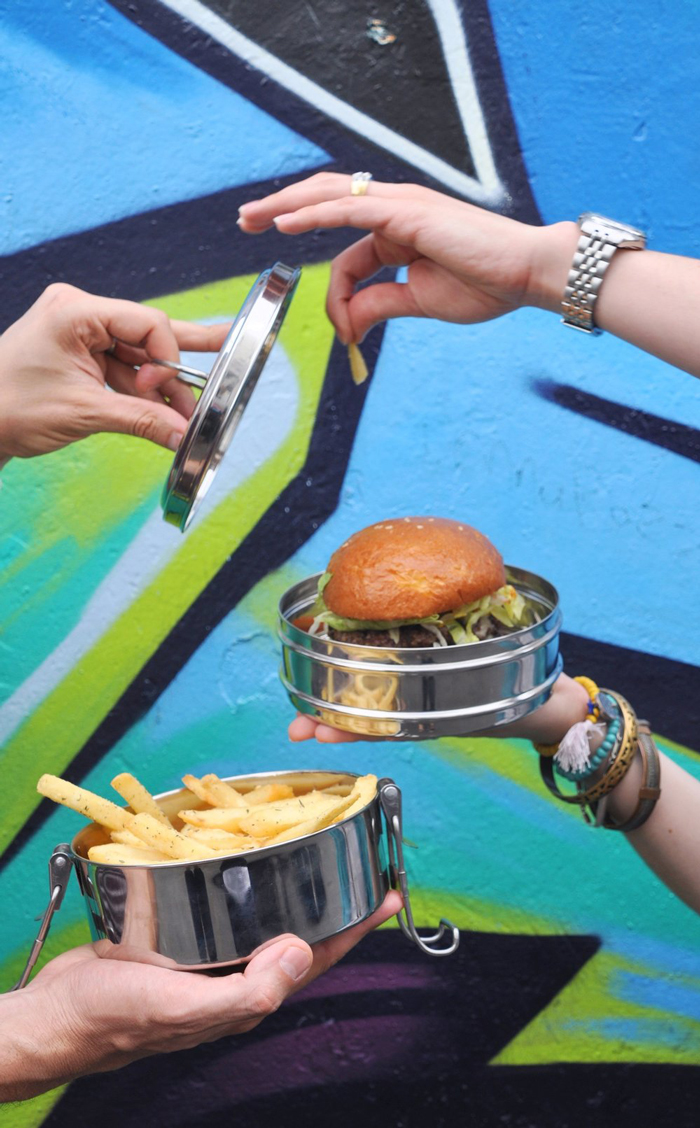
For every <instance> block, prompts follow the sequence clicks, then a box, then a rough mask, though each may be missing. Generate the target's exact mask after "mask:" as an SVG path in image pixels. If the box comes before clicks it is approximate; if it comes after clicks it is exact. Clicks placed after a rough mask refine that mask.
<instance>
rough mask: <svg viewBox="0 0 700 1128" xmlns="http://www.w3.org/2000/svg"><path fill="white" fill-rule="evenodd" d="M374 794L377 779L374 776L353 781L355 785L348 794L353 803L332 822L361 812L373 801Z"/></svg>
mask: <svg viewBox="0 0 700 1128" xmlns="http://www.w3.org/2000/svg"><path fill="white" fill-rule="evenodd" d="M376 794H377V777H376V776H375V775H366V776H360V777H359V779H357V780H355V785H354V787H353V789H352V791H351V792H350V798H351V799H354V802H353V803H351V805H350V806H349V807H348V808H347V810H345V811H343V813H342V814H341V815H339V816H338V818H337V819H334V820H333V822H338V821H340V820H342V819H350V818H352V816H353V815H356V814H357V812H358V811H361V810H362V808H363V807H366V806H367V804H368V803H369V802H370V801H371V800H372V799H374V796H375V795H376Z"/></svg>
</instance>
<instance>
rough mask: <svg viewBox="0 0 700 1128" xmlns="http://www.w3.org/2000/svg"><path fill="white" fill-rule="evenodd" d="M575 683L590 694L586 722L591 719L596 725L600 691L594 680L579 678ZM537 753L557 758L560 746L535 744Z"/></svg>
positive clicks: (598, 715)
mask: <svg viewBox="0 0 700 1128" xmlns="http://www.w3.org/2000/svg"><path fill="white" fill-rule="evenodd" d="M574 681H575V682H578V684H579V685H582V686H583V688H584V689H585V691H586V693H587V694H588V697H589V707H588V713H587V715H586V720H588V719H590V720H591V721H593V724H595V723H596V721H597V720H598V718H599V717H600V709H599V708H598V705H597V703H596V702H597V697H598V694H599V693H600V689H599V688H598V686H597V685H596V683H595V682H594V681H593V678H586V677H578V678H574ZM535 751H536V752H539V754H540V756H556V754H557V752H558V751H559V744H535Z"/></svg>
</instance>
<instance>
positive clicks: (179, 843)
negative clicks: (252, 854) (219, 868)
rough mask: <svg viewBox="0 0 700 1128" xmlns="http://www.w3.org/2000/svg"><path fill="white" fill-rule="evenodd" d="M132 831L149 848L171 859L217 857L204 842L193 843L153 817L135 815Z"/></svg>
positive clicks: (194, 859)
mask: <svg viewBox="0 0 700 1128" xmlns="http://www.w3.org/2000/svg"><path fill="white" fill-rule="evenodd" d="M131 829H132V830H133V832H134V834H136V835H138V837H139V838H140V839H141V840H142V842H145V843H146V845H147V846H151V847H152V849H154V850H159V851H160V852H161V853H163V854H167V855H168V857H169V858H178V859H180V860H183V859H191V860H193V861H196V860H197V859H201V858H214V857H216V851H215V850H212V849H210V847H209V846H207V845H206V844H205V843H204V842H193V841H192V839H191V838H185V836H184V835H183V834H179V833H178V831H176V830H173V829H172V828H169V827H167V826H163V824H162V823H161V822H158V819H154V818H153V815H135V816H134V821H133V823H132V824H131Z"/></svg>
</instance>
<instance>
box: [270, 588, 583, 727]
mask: <svg viewBox="0 0 700 1128" xmlns="http://www.w3.org/2000/svg"><path fill="white" fill-rule="evenodd" d="M506 576H507V579H508V582H509V583H511V584H513V586H514V587H515V588H516V589H517V590H518V591H519V592H520V593H521V594H522V595H523V596H525V597H526V598H527V599H528V600H530V602H531V603H532V604H533V605H534V607H535V609H536V610H537V613H538V615H539V621H538V622H536V623H534V624H532V626H529V627H525V628H524V629H523V630H520V631H514V632H513V634H509V635H505V636H504V637H503V638H496V639H488V640H485V641H484V642H473V643H468V644H466V645H463V646H447V647H431V648H428V647H425V648H423V647H421V648H417V649H415V650H408V649H396V650H394V649H392V650H384V649H381V648H379V647H375V646H348V645H346V644H345V643H339V642H333V641H331V640H329V639H323V638H318V637H316V636H313V635H310V634H308V633H307V632H306V631H304V630H301V629H299V628H298V627H295V626H294V620H295V619H296V618H297V617H298V616H300V615H305V614H308V611H309V608H310V607H311V606H312V605H313V603H314V600H315V599H316V592H317V587H318V581H319V578H320V577H319V575H315V576H309V577H308V578H307V579H305V580H302V581H301V582H300V583H298V584H295V585H294V586H293V587H291V588H290V589H289V590H288V591H287V592H285V594H284V595H283V596H282V599H281V601H280V605H279V636H280V639H281V641H282V666H281V670H280V677H281V679H282V684H283V685H284V688H285V689H286V691H287V693H288V695H289V698H290V700H291V702H292V704H293V705H294V707H295V708H296V709H298V710H299V711H300V712H301V713H308V714H310V715H311V716H313V717H317V718H319V720H323V721H325V722H326V723H327V724H329V725H333V726H334V727H335V728H339V729H344V730H345V731H346V732H351V733H354V734H356V735H358V736H365V737H382V738H383V739H385V740H426V739H428V738H430V737H437V736H466V735H468V734H469V733H474V732H479V731H483V730H485V729H489V728H492V727H494V726H496V725H503V724H507V723H508V722H509V721H515V720H517V719H518V718H519V717H523V716H525V714H526V713H530V712H532V711H533V710H534V709H537V708H538V707H539V706H540V705H542V704H543V703H544V702H545V701H546V700H547V698H548V696H549V693H550V691H551V688H552V685H553V684H554V682H555V681H556V679H557V677H558V676H559V674H560V673H561V670H562V659H561V656H560V654H559V632H560V630H561V622H562V617H561V612H560V610H559V596H558V594H557V591H556V589H555V588H554V587H553V586H552V585H551V584H550V583H548V582H547V580H543V579H542V578H541V577H540V576H536V575H535V574H534V573H533V572H526V571H524V570H523V569H522V568H511V567H508V568H506Z"/></svg>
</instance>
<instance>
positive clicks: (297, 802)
mask: <svg viewBox="0 0 700 1128" xmlns="http://www.w3.org/2000/svg"><path fill="white" fill-rule="evenodd" d="M337 804H338V800H337V799H335V798H334V797H333V796H332V795H327V796H324V795H303V796H300V797H299V798H297V799H293V800H290V801H289V804H288V805H287V806H283V805H282V804H276V805H273V804H267V805H265V806H264V807H261V808H260V810H258V811H255V812H254V813H253V814H251V815H248V817H247V818H245V819H241V822H240V824H239V826H240V830H241V832H242V833H243V834H252V835H253V836H254V837H255V838H268V837H269V836H270V835H272V834H279V833H280V831H283V830H288V829H289V828H290V827H293V826H296V825H297V824H298V823H302V822H307V821H308V820H309V819H310V818H314V817H318V816H321V815H323V814H324V813H325V812H326V811H334V810H335V809H336V807H337Z"/></svg>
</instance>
